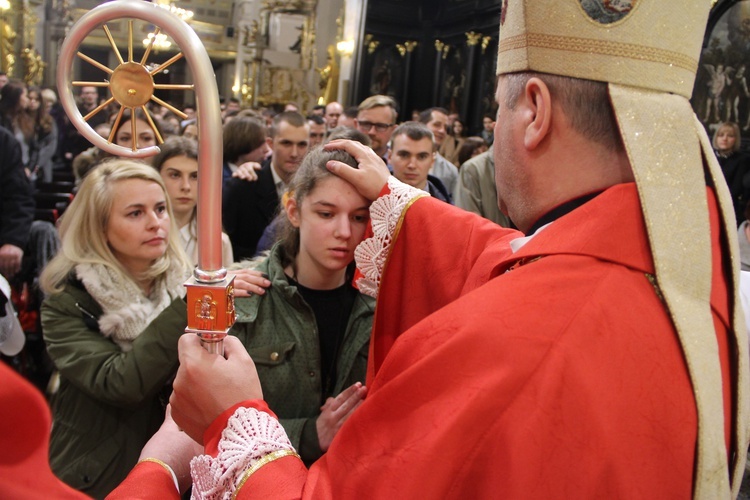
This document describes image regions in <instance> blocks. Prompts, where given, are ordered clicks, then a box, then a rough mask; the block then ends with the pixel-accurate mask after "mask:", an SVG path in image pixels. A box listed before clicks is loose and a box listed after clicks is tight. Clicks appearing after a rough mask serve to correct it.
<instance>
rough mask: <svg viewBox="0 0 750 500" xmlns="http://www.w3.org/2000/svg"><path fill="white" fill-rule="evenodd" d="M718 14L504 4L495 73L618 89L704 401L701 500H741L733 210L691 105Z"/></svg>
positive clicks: (585, 2)
mask: <svg viewBox="0 0 750 500" xmlns="http://www.w3.org/2000/svg"><path fill="white" fill-rule="evenodd" d="M710 7H711V2H710V0H689V1H685V2H674V1H673V0H503V5H502V11H501V21H500V39H499V44H498V63H497V73H498V75H503V74H506V73H515V72H524V71H532V72H537V73H548V74H554V75H561V76H567V77H572V78H580V79H586V80H595V81H600V82H606V83H607V84H608V89H609V96H610V100H611V102H612V107H613V109H614V112H615V116H616V118H617V122H618V126H619V129H620V134H621V136H622V139H623V143H624V145H625V149H626V152H627V155H628V158H629V160H630V164H631V166H632V169H633V173H634V176H635V179H636V184H637V186H638V193H639V197H640V200H641V208H642V211H643V217H644V221H645V223H646V228H647V231H648V235H649V242H650V246H651V252H652V255H653V258H654V267H655V269H656V281H657V283H658V286H659V288H660V290H661V292H662V295H663V298H664V302H665V304H666V306H667V308H668V309H669V313H670V315H671V317H672V321H673V322H674V324H675V328H676V330H677V332H678V335H679V338H680V343H681V345H682V350H683V353H684V356H685V361H686V364H687V367H688V371H689V373H690V379H691V382H692V385H693V391H694V393H695V400H696V409H697V414H698V443H697V449H696V463H695V477H694V485H693V495H694V496H695V497H696V498H726V497H729V495H730V483H731V490H732V492H731V494H733V496H735V497H736V496H737V493H738V491H739V487H740V483H741V481H742V473H743V472H744V463H745V453H746V450H747V444H748V418H747V415H748V408H749V407H750V403H749V402H750V398H749V397H748V378H749V377H748V372H749V370H750V368H748V359H747V356H748V354H747V337H746V336H745V333H744V332H745V326H744V319H743V314H742V310H741V306H740V300H739V293H738V277H739V259H738V258H737V255H736V254H737V251H736V248H738V244H737V239H736V238H737V233H736V222H735V218H734V211H733V208H732V203H731V198H730V196H729V191H728V189H727V187H726V182H725V181H724V178H723V175H722V173H721V169H720V167H719V165H718V163H717V161H716V157H715V155H714V154H713V151H712V149H711V146H710V141H709V140H708V137H707V135H706V132H705V129H704V128H703V126H702V125H701V124H700V122H699V121H698V119H697V118H696V117H695V114H694V113H693V110H692V107H691V106H690V103H689V101H688V99H689V98H690V95H691V93H692V89H693V84H694V81H695V73H696V71H697V68H698V59H699V55H700V50H701V45H702V42H703V36H704V32H705V29H706V21H707V18H708V12H709V10H710ZM501 105H502V104H501ZM592 168H596V166H592ZM707 174H708V176H709V177H711V178H712V179H713V180H712V184H713V185H714V186H715V191H716V194H717V197H718V199H719V204H720V208H721V212H722V219H723V230H724V232H725V234H726V239H727V240H728V246H729V248H730V249H731V251H730V252H728V253H730V254H731V255H730V260H731V263H732V267H733V271H734V272H733V273H732V274H733V280H729V281H730V283H731V286H733V288H734V297H735V299H734V300H733V304H734V311H733V312H732V316H733V317H732V325H733V330H734V333H735V334H734V335H733V345H732V348H731V349H730V350H732V351H733V352H735V353H736V358H735V359H734V360H733V362H734V363H735V371H736V372H737V375H736V378H737V379H738V380H737V383H736V390H735V393H734V397H735V401H736V408H737V410H736V415H735V416H734V419H733V420H734V422H735V427H736V429H734V435H733V438H732V445H733V453H732V454H731V456H730V463H728V460H727V451H726V446H725V441H724V412H723V409H724V402H723V399H722V375H721V364H720V358H719V353H718V344H717V341H716V335H715V331H714V324H713V319H712V313H711V305H710V296H711V285H712V269H711V265H712V264H711V263H712V260H711V253H712V250H711V240H710V227H709V226H710V225H709V216H708V201H707V195H706V175H707ZM730 292H731V290H730ZM731 296H732V293H730V297H731ZM730 300H731V299H730ZM644 327H648V325H644ZM731 329H732V328H730V330H731ZM730 342H731V340H730Z"/></svg>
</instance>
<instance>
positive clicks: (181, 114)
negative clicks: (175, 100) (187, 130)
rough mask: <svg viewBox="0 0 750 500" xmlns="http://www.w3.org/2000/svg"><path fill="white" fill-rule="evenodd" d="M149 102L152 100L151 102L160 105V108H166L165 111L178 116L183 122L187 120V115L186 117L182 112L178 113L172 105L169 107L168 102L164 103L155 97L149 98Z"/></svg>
mask: <svg viewBox="0 0 750 500" xmlns="http://www.w3.org/2000/svg"><path fill="white" fill-rule="evenodd" d="M151 100H152V101H154V102H155V103H156V104H160V105H161V106H164V107H165V108H167V109H168V110H169V111H171V112H172V113H174V114H176V115H177V116H179V117H180V118H182V119H183V120H184V119H185V118H187V115H186V114H185V113H183V112H182V111H180V110H179V109H177V108H175V107H174V106H172V105H171V104H169V103H168V102H164V101H162V100H161V99H159V98H158V97H156V96H155V95H152V96H151Z"/></svg>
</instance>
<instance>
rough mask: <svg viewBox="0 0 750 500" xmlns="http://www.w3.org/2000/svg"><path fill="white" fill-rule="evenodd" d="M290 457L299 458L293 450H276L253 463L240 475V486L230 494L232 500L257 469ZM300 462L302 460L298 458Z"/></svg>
mask: <svg viewBox="0 0 750 500" xmlns="http://www.w3.org/2000/svg"><path fill="white" fill-rule="evenodd" d="M290 456H294V457H297V458H300V457H299V455H298V454H297V452H296V451H294V450H278V451H274V452H273V453H269V454H268V455H266V456H264V457H263V458H261V459H260V460H258V461H257V462H255V463H254V464H253V465H252V467H250V468H249V469H247V470H246V471H245V473H244V474H242V479H241V480H240V484H238V485H237V488H236V489H235V490H234V492H233V493H232V499H235V498H237V495H238V494H239V492H240V489H241V488H242V487H243V486H244V485H245V482H246V481H247V480H248V479H250V476H252V475H253V474H255V473H256V472H257V471H258V469H260V468H261V467H263V466H264V465H267V464H270V463H271V462H273V461H274V460H278V459H280V458H284V457H290ZM300 460H302V459H301V458H300Z"/></svg>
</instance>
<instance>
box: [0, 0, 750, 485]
mask: <svg viewBox="0 0 750 500" xmlns="http://www.w3.org/2000/svg"><path fill="white" fill-rule="evenodd" d="M553 3H554V6H553V5H552V4H553ZM573 3H574V4H576V5H573V6H572V7H569V6H564V5H563V4H562V3H559V2H554V0H509V1H508V2H505V3H504V7H503V8H504V12H503V18H502V21H501V22H503V23H507V24H506V28H505V29H506V30H507V31H501V38H502V37H503V36H507V37H513V36H515V37H519V36H525V33H526V30H530V31H534V30H545V29H552V30H554V29H558V30H560V31H559V33H564V35H560V36H573V35H575V36H580V35H581V33H582V31H586V30H588V29H591V26H590V25H591V24H592V21H593V22H594V23H611V22H613V21H614V20H619V19H621V18H622V16H628V15H631V13H630V10H628V9H625V8H620V9H619V10H618V12H616V13H615V12H610V11H607V12H606V15H604V14H603V13H601V12H599V11H597V10H596V9H594V8H593V7H591V5H588V4H587V5H588V6H586V5H584V7H583V8H581V5H578V4H577V2H573ZM618 5H619V4H618ZM551 8H555V9H559V10H560V11H561V14H560V19H561V21H560V23H562V24H560V25H558V24H557V23H556V22H549V20H546V21H544V22H541V21H540V19H546V18H545V17H544V16H539V15H537V14H539V12H544V11H545V9H551ZM707 9H708V6H707V5H705V6H698V5H695V6H692V7H690V8H686V11H687V12H688V13H687V14H686V15H687V16H689V17H691V19H693V20H694V21H695V22H694V24H696V26H697V27H696V28H695V29H694V30H692V31H694V33H688V34H687V35H686V34H684V33H682V34H681V37H680V40H679V43H678V41H675V44H674V47H672V49H673V50H674V51H686V52H689V51H690V50H697V49H696V48H695V47H693V48H692V49H691V48H690V47H689V45H690V44H685V42H684V38H685V37H687V36H688V35H690V36H692V37H693V38H695V39H696V40H697V41H698V43H697V45H696V47H697V46H698V45H699V41H700V39H702V38H701V37H702V34H703V30H701V29H698V28H699V27H700V23H701V22H703V23H704V24H705V16H706V15H707ZM638 14H639V16H638V18H637V19H634V21H637V22H638V23H639V25H642V26H641V27H642V29H645V30H646V31H648V29H649V27H653V26H656V25H659V26H661V25H663V24H670V23H673V24H674V22H675V21H674V20H672V19H671V12H670V11H669V9H667V8H666V7H665V6H664V5H663V2H659V1H657V0H643V2H642V3H641V4H639V11H638ZM618 16H620V17H618ZM701 19H702V21H701ZM563 20H564V21H563ZM571 20H572V21H571ZM688 25H690V23H688ZM680 26H683V25H682V24H680ZM631 29H632V26H630V25H628V24H627V23H618V24H615V25H613V27H612V28H610V30H611V32H612V33H617V35H616V36H619V37H620V38H619V39H618V40H619V41H620V42H627V41H628V40H631V38H632V37H633V36H635V35H634V34H633V33H631V31H630V30H631ZM506 32H507V34H505V33H506ZM596 33H597V34H596V35H591V36H592V37H596V36H602V37H606V36H610V35H606V36H605V35H602V34H601V32H598V31H597V32H596ZM501 42H502V40H501ZM562 46H564V44H562ZM500 47H501V50H500V54H499V63H498V75H499V76H498V84H497V91H496V96H495V100H496V102H497V105H498V111H497V115H496V116H486V117H483V122H482V124H481V126H479V124H477V126H476V127H474V128H476V129H477V130H480V129H481V133H480V135H477V136H471V137H465V135H464V132H465V131H466V129H467V128H468V127H467V126H466V124H465V122H464V121H463V120H462V119H461V118H460V117H459V116H457V115H456V114H455V113H451V112H450V111H449V110H446V109H444V108H440V107H431V108H428V109H425V110H421V111H420V112H415V113H413V114H412V116H411V118H412V119H411V120H404V119H402V118H401V117H402V114H403V113H402V111H401V110H399V106H398V103H397V102H396V101H395V100H394V99H393V98H392V97H390V96H386V95H373V96H370V97H368V98H366V99H364V100H363V101H362V102H361V103H359V105H358V106H356V107H353V108H351V107H350V108H345V107H344V106H342V105H341V104H339V103H337V102H330V103H328V104H327V105H321V106H316V107H315V108H313V109H311V110H309V112H308V113H306V114H302V113H300V110H299V108H298V107H297V106H296V105H295V104H294V103H289V104H287V105H286V106H285V107H284V109H279V110H277V111H274V110H271V109H252V108H244V107H243V106H242V104H241V103H240V102H239V101H238V100H236V99H227V100H226V101H225V102H224V103H223V105H222V109H221V110H216V111H217V112H221V113H222V120H223V152H224V157H223V165H222V167H221V168H222V172H223V173H222V177H223V188H222V199H221V204H222V217H223V219H222V225H223V229H224V232H223V233H222V235H221V237H222V261H223V265H224V266H225V267H226V268H227V269H229V273H230V276H232V277H233V278H234V288H235V312H236V322H235V323H234V325H233V326H232V328H231V329H230V331H229V336H228V337H227V339H226V341H225V343H226V350H225V354H224V356H217V355H215V354H210V353H208V352H207V351H205V350H204V349H203V348H202V347H201V345H200V342H199V339H198V338H197V336H195V335H189V334H184V330H185V327H186V324H187V314H188V306H187V304H186V302H185V299H184V295H185V291H184V287H183V283H184V281H185V279H186V278H187V277H188V276H189V274H190V272H191V269H192V268H193V267H194V266H195V265H196V263H197V247H198V241H197V230H196V214H197V210H199V209H200V207H199V206H198V199H197V183H198V182H200V179H199V178H198V163H197V157H198V155H197V150H198V148H199V147H201V137H200V136H199V134H198V129H197V127H196V121H197V120H200V116H196V115H195V110H194V108H192V107H190V106H188V107H187V108H188V109H186V115H187V118H186V119H184V120H180V119H179V118H178V117H176V116H174V115H173V114H171V113H170V112H169V111H168V110H167V109H166V108H164V107H160V106H154V107H153V108H152V109H151V110H150V111H149V112H150V114H151V115H152V117H153V125H152V123H151V122H152V120H149V118H148V117H146V116H145V115H143V114H141V113H140V112H138V113H136V114H134V115H133V116H131V115H129V114H127V113H126V114H125V115H122V116H119V115H118V114H116V113H110V112H109V111H110V110H107V109H106V108H105V109H102V110H101V111H100V112H97V113H93V114H91V113H92V112H94V111H96V110H97V109H98V107H99V103H100V101H101V100H100V98H101V97H102V96H101V95H100V94H99V91H98V90H97V88H96V87H82V88H81V89H80V95H79V96H78V97H79V109H80V111H81V113H82V115H84V116H86V115H88V117H89V119H88V123H89V125H91V126H92V127H94V128H95V129H96V130H97V132H98V133H100V134H101V135H102V136H103V137H105V138H108V139H110V140H111V141H112V142H113V143H115V144H117V145H119V146H123V147H126V148H144V147H148V146H153V145H156V144H157V142H158V138H164V139H165V140H164V142H163V144H160V152H159V153H158V154H157V155H156V156H154V157H153V158H150V159H147V160H144V161H136V160H124V159H119V158H115V157H112V156H111V155H110V154H109V153H107V152H106V151H100V150H98V149H97V148H93V147H91V145H90V144H88V143H87V141H86V140H85V139H84V138H83V137H81V136H80V134H78V132H77V131H76V130H75V128H74V127H72V126H71V125H70V122H69V120H67V119H66V118H65V117H64V115H62V114H61V113H60V110H59V108H58V107H56V106H55V103H54V100H53V99H52V96H54V93H51V94H50V92H48V91H47V90H40V89H37V88H27V87H26V86H24V85H23V84H20V83H19V82H15V81H13V80H11V81H9V82H8V83H6V84H5V85H4V86H3V88H2V89H1V90H0V155H2V156H3V158H4V160H5V161H4V162H2V165H3V166H2V172H0V175H1V176H2V182H0V194H1V195H2V213H0V216H2V219H1V222H0V273H2V275H3V276H4V277H5V278H7V280H8V282H10V284H11V285H13V283H14V280H15V279H17V276H18V275H19V273H20V272H21V269H22V267H23V266H22V260H23V258H24V256H25V255H29V254H32V253H34V250H33V249H32V246H33V245H32V242H31V241H30V236H29V235H30V234H31V233H32V232H31V229H30V228H31V224H32V222H33V218H34V202H33V185H34V184H42V183H45V182H51V181H52V180H53V179H54V177H55V173H56V172H60V171H65V172H67V173H68V174H69V175H70V176H71V177H73V178H74V179H75V183H76V186H75V196H74V198H73V200H72V202H71V203H70V205H69V206H68V207H66V210H65V213H64V214H63V215H62V217H61V218H60V219H59V221H57V226H56V229H55V231H59V238H60V247H59V250H57V251H56V252H54V255H53V256H50V259H49V262H48V263H46V265H45V266H44V268H43V271H42V272H41V274H40V276H39V286H40V287H41V289H42V291H43V293H44V297H45V299H44V302H43V304H42V306H41V309H40V321H41V330H42V333H43V336H44V341H45V345H46V352H47V354H48V356H49V359H50V360H51V362H52V364H53V366H54V370H55V376H54V378H53V380H54V383H53V384H50V386H49V392H48V394H47V396H48V397H49V403H50V408H51V435H50V436H49V437H47V436H48V432H49V423H50V422H49V419H50V417H49V413H48V410H47V408H46V403H44V402H43V401H40V396H39V394H38V393H36V392H34V391H33V390H32V389H31V388H30V387H28V386H27V385H24V383H23V382H22V381H21V380H20V379H19V378H18V377H17V376H16V375H15V374H13V373H12V371H11V370H10V369H9V368H8V367H7V366H6V365H4V364H2V363H0V374H2V377H3V380H4V381H5V380H8V381H9V382H11V383H7V384H6V383H5V382H4V383H3V384H2V387H0V408H1V409H2V412H3V414H4V415H7V418H6V419H5V421H7V422H10V423H11V425H15V426H17V429H18V431H17V432H15V431H11V430H9V429H8V428H7V427H6V429H5V430H4V431H3V432H2V433H0V443H2V444H3V446H4V449H13V453H11V454H9V457H10V458H8V459H7V460H6V461H5V462H3V463H0V492H3V493H7V494H9V495H11V497H13V498H16V497H17V498H25V497H30V493H29V492H33V491H39V489H40V488H41V489H43V490H44V491H45V494H47V495H49V496H52V497H58V496H59V497H71V498H75V497H77V496H78V495H80V496H81V497H83V495H84V494H85V495H89V496H92V497H95V498H104V497H109V498H114V499H118V498H179V497H180V495H181V494H183V493H184V492H185V491H186V490H187V489H188V488H190V487H192V494H193V496H194V497H195V498H230V497H239V498H256V497H258V498H260V497H262V498H298V497H306V498H328V497H333V498H348V497H355V496H361V495H363V494H364V495H365V496H371V497H373V498H383V497H386V496H394V495H396V496H399V497H404V498H413V497H417V496H423V497H427V498H459V497H467V496H471V497H478V498H491V497H496V496H498V495H499V496H507V497H512V498H526V497H534V498H537V497H539V498H541V497H544V498H548V497H571V496H576V497H596V498H598V497H610V496H611V497H634V498H643V497H662V496H677V497H687V496H695V497H699V498H700V497H724V496H729V495H730V494H734V495H736V494H737V491H738V488H739V482H740V481H741V478H742V472H744V462H745V455H746V452H747V446H748V439H749V437H748V436H749V434H748V425H750V419H749V418H748V415H747V412H748V410H750V408H748V406H750V392H748V389H749V388H750V385H749V384H748V377H750V368H749V367H748V355H747V350H748V330H747V329H746V328H745V324H744V322H743V321H742V313H741V309H740V305H739V304H740V302H741V299H742V297H740V296H739V294H738V292H737V291H738V289H739V288H738V287H739V281H738V273H736V272H732V267H731V266H732V264H731V263H732V262H735V261H737V259H736V256H737V255H740V256H741V257H742V259H741V260H742V266H743V268H745V267H746V266H747V268H748V269H750V257H747V259H746V258H745V257H746V255H745V254H746V253H747V255H750V250H747V249H750V229H748V227H749V226H748V223H747V222H744V223H742V221H743V220H744V219H745V214H746V213H750V203H748V202H750V160H748V156H747V155H746V154H745V153H743V152H741V151H740V134H739V128H738V126H737V125H736V124H733V123H725V124H721V125H720V126H719V127H718V128H717V129H716V130H715V133H714V136H713V148H714V150H713V151H711V150H710V149H708V148H709V144H710V141H709V139H708V137H707V134H706V131H705V130H703V129H702V128H697V127H699V126H696V121H695V120H694V119H693V118H694V116H693V113H692V110H691V109H690V104H689V102H688V98H689V96H690V90H691V89H690V88H688V87H686V84H685V80H686V79H688V80H689V78H687V77H686V76H685V74H683V73H682V72H683V71H685V70H684V68H682V67H678V66H679V65H673V64H670V63H669V61H666V62H663V64H662V65H661V66H660V67H659V69H658V70H654V68H651V67H649V66H647V65H646V63H645V62H639V63H635V62H633V61H628V63H629V64H644V66H642V67H640V71H632V70H627V71H626V70H623V69H621V67H622V66H621V59H619V58H620V57H621V55H618V54H607V55H606V57H609V58H611V60H612V61H614V62H611V61H610V63H608V66H607V67H608V68H609V71H610V72H611V74H607V75H606V76H602V73H601V71H600V65H601V64H602V60H600V59H596V58H594V59H590V58H592V57H594V56H592V55H591V53H587V52H586V51H581V50H578V49H576V50H571V51H566V50H564V49H560V50H561V51H562V55H561V57H563V58H566V60H568V61H569V62H570V68H574V69H571V70H567V69H566V70H561V69H560V66H559V65H556V64H555V63H554V62H551V61H550V58H547V57H529V58H528V59H524V58H523V57H520V56H519V55H518V54H517V53H515V52H514V51H515V50H518V47H516V46H515V45H514V44H505V45H504V44H503V43H501V44H500ZM524 50H529V51H531V52H534V51H536V50H545V49H542V48H538V47H533V48H529V47H527V48H525V49H524ZM594 52H595V51H594V50H593V49H592V53H594ZM647 52H648V51H647ZM649 53H650V52H649ZM600 56H601V54H597V55H596V57H600ZM601 57H603V56H601ZM644 57H645V56H644ZM685 57H688V56H687V55H686V56H685ZM634 60H640V59H638V58H634ZM651 63H654V64H655V62H654V61H650V62H649V64H651ZM618 68H620V69H618ZM675 75H677V76H679V78H678V77H676V76H675ZM693 77H694V74H693ZM675 82H678V83H675ZM691 84H692V82H691ZM644 95H648V96H650V98H649V99H647V98H645V97H644ZM686 110H687V111H686ZM118 116H119V118H118ZM645 116H647V117H648V118H649V119H643V117H645ZM633 117H635V118H633ZM656 131H659V132H661V134H656V133H655V132H656ZM709 154H710V156H709ZM217 167H218V166H217ZM214 201H215V202H218V200H214ZM735 220H736V222H737V226H733V225H732V222H734V221H735ZM735 230H736V232H735ZM738 240H739V242H738ZM678 248H679V249H680V251H679V252H678V251H676V249H678ZM737 271H738V270H737ZM0 284H2V283H0ZM2 289H3V290H5V287H3V288H2ZM4 293H5V292H4ZM6 302H8V301H7V300H6V301H5V302H4V303H3V304H2V305H3V308H2V309H3V310H4V311H8V310H10V309H7V308H6V307H5V303H6ZM6 315H7V313H6ZM3 324H4V323H1V322H0V327H1V326H2V325H3ZM5 330H6V331H7V332H10V333H8V336H7V339H6V337H4V336H2V335H0V347H2V346H3V345H4V344H5V342H9V344H8V345H10V341H11V340H13V342H14V348H13V349H12V350H11V351H8V352H6V351H5V350H3V351H2V352H3V353H5V354H8V353H10V354H15V352H14V351H16V349H17V347H18V335H19V330H18V328H15V329H13V330H12V331H11V330H10V329H7V328H6V329H5ZM0 333H2V332H0ZM11 337H13V339H11ZM6 347H7V346H6ZM17 412H23V415H19V414H18V413H17ZM27 433H38V434H40V435H42V434H43V438H42V439H38V440H25V439H23V438H19V437H18V436H19V435H21V436H23V435H25V434H27ZM24 471H27V472H26V474H24Z"/></svg>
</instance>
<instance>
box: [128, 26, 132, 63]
mask: <svg viewBox="0 0 750 500" xmlns="http://www.w3.org/2000/svg"><path fill="white" fill-rule="evenodd" d="M128 62H133V20H132V19H131V20H129V21H128Z"/></svg>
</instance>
